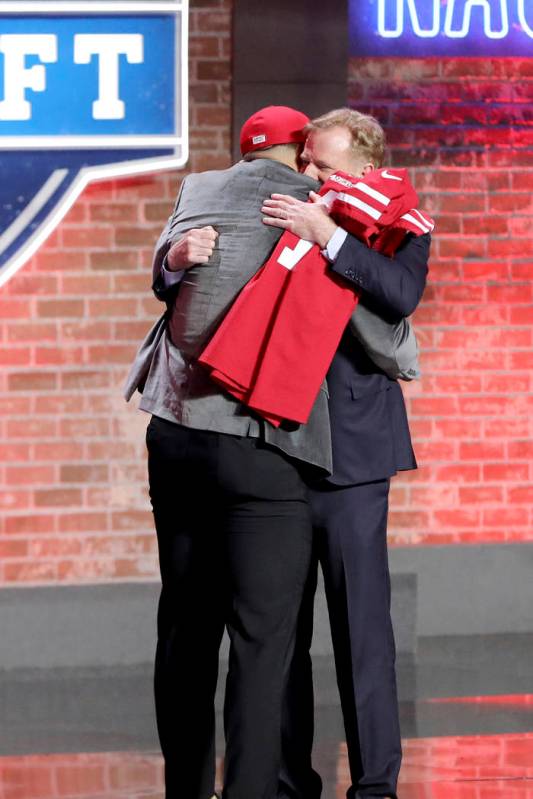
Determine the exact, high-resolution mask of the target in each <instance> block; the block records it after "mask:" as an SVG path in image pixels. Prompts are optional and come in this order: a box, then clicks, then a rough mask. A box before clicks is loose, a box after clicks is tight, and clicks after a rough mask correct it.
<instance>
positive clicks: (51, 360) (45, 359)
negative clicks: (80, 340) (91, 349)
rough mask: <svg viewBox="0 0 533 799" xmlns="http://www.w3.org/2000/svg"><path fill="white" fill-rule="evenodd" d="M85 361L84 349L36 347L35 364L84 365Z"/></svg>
mask: <svg viewBox="0 0 533 799" xmlns="http://www.w3.org/2000/svg"><path fill="white" fill-rule="evenodd" d="M84 361H85V355H84V350H83V347H36V349H35V364H36V365H37V366H38V365H42V366H51V365H57V366H59V365H61V364H76V365H79V364H82V363H83V362H84Z"/></svg>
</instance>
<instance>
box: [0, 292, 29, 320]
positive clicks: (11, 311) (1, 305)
mask: <svg viewBox="0 0 533 799" xmlns="http://www.w3.org/2000/svg"><path fill="white" fill-rule="evenodd" d="M29 316H30V300H26V299H24V300H22V299H17V298H13V297H6V296H4V297H0V319H27V318H29Z"/></svg>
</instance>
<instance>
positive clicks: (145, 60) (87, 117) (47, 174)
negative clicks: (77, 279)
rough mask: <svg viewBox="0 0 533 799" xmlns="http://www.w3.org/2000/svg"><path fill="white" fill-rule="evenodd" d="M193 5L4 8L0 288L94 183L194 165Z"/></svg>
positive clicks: (62, 0)
mask: <svg viewBox="0 0 533 799" xmlns="http://www.w3.org/2000/svg"><path fill="white" fill-rule="evenodd" d="M187 39H188V1H187V0H15V1H14V0H0V286H1V285H2V284H3V283H5V282H6V281H7V280H8V279H9V278H10V277H11V276H12V275H13V274H15V272H16V271H17V270H18V269H19V268H20V267H21V266H22V264H24V263H25V262H26V261H27V259H28V258H29V257H30V256H31V255H32V254H33V253H34V252H36V251H37V249H38V248H39V247H40V245H41V244H42V243H43V242H44V241H45V239H46V238H47V237H48V236H49V235H50V233H51V232H52V231H53V230H54V228H55V227H56V226H57V225H58V224H59V222H60V221H61V219H62V218H63V216H64V215H65V213H66V212H67V210H68V209H69V208H70V207H71V205H72V204H73V203H74V202H75V200H76V198H77V197H78V196H79V194H80V193H81V192H82V191H83V189H84V187H85V186H86V185H87V184H88V183H90V182H91V181H93V180H98V179H107V178H113V177H119V176H120V175H134V174H139V173H141V172H151V171H154V170H156V169H175V168H177V167H180V166H183V165H184V164H185V163H186V161H187V159H188V75H187Z"/></svg>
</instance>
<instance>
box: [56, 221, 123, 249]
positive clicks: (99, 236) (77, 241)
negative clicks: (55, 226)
mask: <svg viewBox="0 0 533 799" xmlns="http://www.w3.org/2000/svg"><path fill="white" fill-rule="evenodd" d="M112 241H113V228H111V227H108V228H107V227H97V226H96V225H90V226H89V227H87V228H85V227H77V228H74V227H72V228H64V229H63V247H65V248H66V249H74V250H78V249H80V250H84V249H86V248H87V249H88V248H90V249H98V248H100V249H103V248H104V247H105V248H106V249H108V248H109V247H111V244H112Z"/></svg>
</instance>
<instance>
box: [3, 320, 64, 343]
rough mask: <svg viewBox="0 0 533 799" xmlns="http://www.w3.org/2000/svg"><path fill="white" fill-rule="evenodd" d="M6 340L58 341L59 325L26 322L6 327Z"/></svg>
mask: <svg viewBox="0 0 533 799" xmlns="http://www.w3.org/2000/svg"><path fill="white" fill-rule="evenodd" d="M6 339H7V341H11V342H22V341H29V342H34V341H39V342H43V341H56V340H57V325H56V323H55V322H53V323H47V322H35V323H33V322H31V321H28V320H25V321H24V322H22V323H18V322H16V323H13V324H8V325H6Z"/></svg>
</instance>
